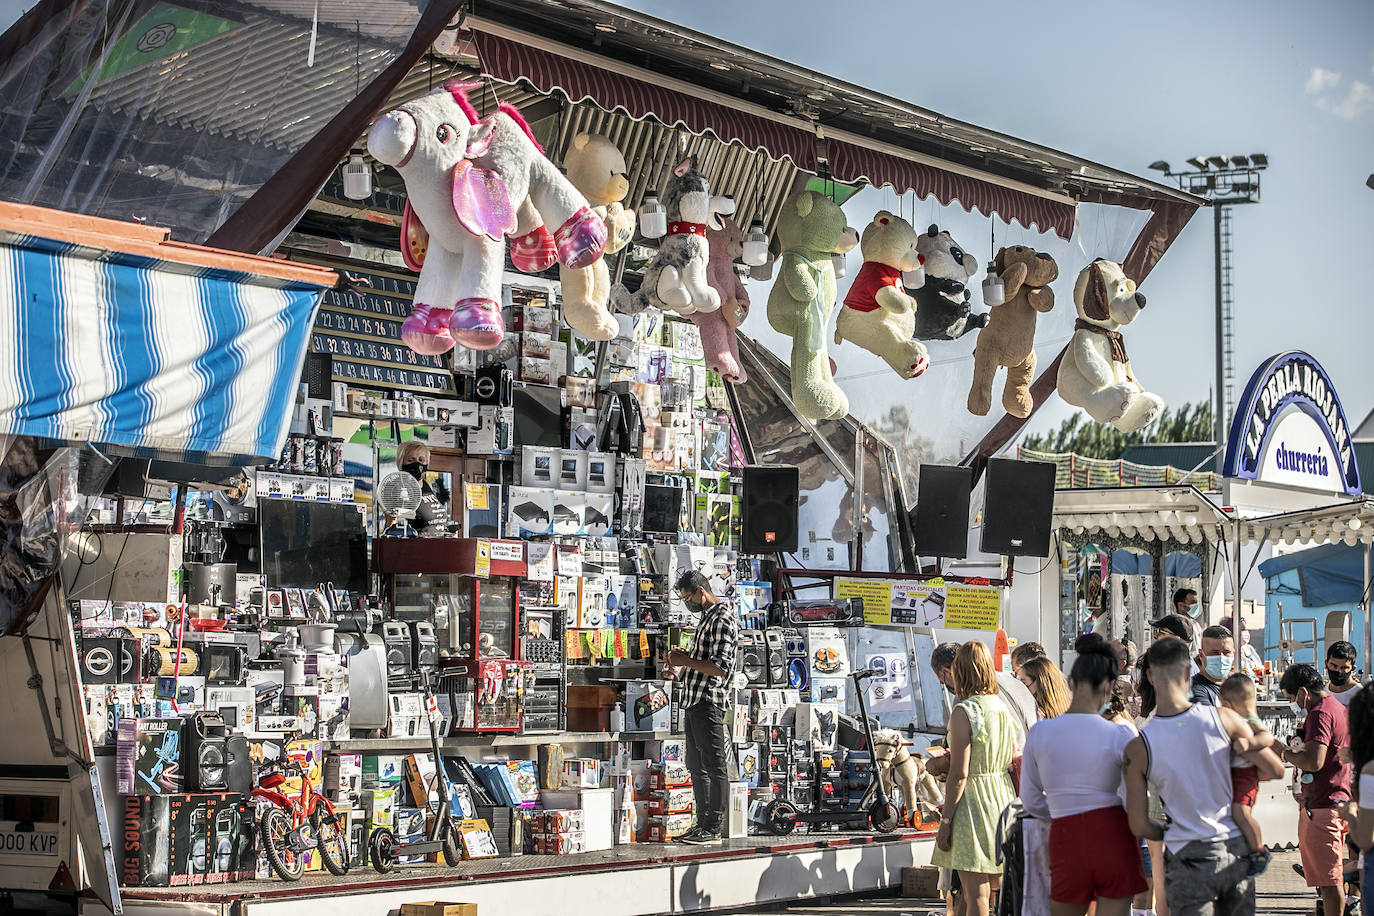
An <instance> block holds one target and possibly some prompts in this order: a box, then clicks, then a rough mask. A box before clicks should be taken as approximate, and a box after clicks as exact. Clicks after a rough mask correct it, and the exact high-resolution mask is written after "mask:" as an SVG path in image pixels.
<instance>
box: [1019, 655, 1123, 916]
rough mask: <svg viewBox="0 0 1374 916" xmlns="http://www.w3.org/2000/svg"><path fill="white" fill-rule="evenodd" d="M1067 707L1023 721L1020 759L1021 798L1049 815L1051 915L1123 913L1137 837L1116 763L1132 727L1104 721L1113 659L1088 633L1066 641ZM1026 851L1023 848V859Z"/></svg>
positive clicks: (1116, 665) (1034, 812)
mask: <svg viewBox="0 0 1374 916" xmlns="http://www.w3.org/2000/svg"><path fill="white" fill-rule="evenodd" d="M1074 651H1075V652H1076V653H1078V657H1077V658H1076V659H1074V663H1073V668H1072V669H1070V672H1069V687H1070V689H1071V690H1072V691H1073V693H1072V697H1073V699H1072V701H1071V702H1070V704H1069V710H1068V712H1066V713H1064V714H1063V715H1061V716H1056V717H1055V718H1052V719H1042V720H1041V721H1040V722H1038V723H1037V724H1035V725H1034V726H1032V727H1031V730H1030V734H1029V735H1028V736H1027V738H1026V751H1025V756H1024V757H1023V762H1022V773H1021V803H1022V805H1024V806H1025V809H1026V813H1027V814H1029V815H1030V816H1031V817H1033V818H1035V819H1036V820H1037V821H1049V824H1050V829H1049V873H1050V887H1049V896H1050V900H1051V901H1052V903H1053V908H1052V912H1053V913H1054V914H1055V916H1081V914H1083V913H1086V912H1087V911H1088V907H1089V906H1090V905H1092V904H1093V903H1094V902H1095V903H1096V904H1097V913H1098V914H1099V916H1127V914H1128V913H1129V912H1130V909H1131V901H1132V899H1133V898H1134V897H1135V895H1136V894H1140V893H1143V892H1144V891H1145V889H1146V887H1147V885H1146V883H1145V871H1144V864H1143V861H1142V858H1141V851H1140V841H1139V840H1137V839H1136V838H1135V836H1134V835H1132V833H1131V827H1130V824H1129V822H1128V821H1127V819H1126V810H1125V808H1124V807H1123V804H1122V796H1121V792H1122V777H1121V769H1122V763H1123V761H1124V759H1125V753H1126V746H1127V745H1128V744H1130V742H1131V741H1132V740H1133V739H1134V738H1135V736H1136V731H1135V729H1134V728H1133V727H1131V726H1129V725H1120V724H1117V723H1116V722H1111V721H1108V720H1107V719H1105V718H1104V717H1103V716H1104V713H1105V712H1108V711H1110V709H1111V700H1112V691H1113V688H1114V687H1115V686H1116V684H1117V672H1118V671H1119V670H1120V667H1121V660H1120V658H1119V657H1118V656H1117V654H1116V650H1115V649H1113V648H1112V646H1111V644H1110V643H1108V642H1107V641H1106V640H1104V639H1103V638H1102V637H1101V636H1098V635H1097V634H1095V633H1090V634H1088V635H1086V636H1080V637H1079V638H1078V640H1077V641H1076V642H1075V643H1074ZM1030 857H1031V851H1030V850H1029V849H1027V858H1028V859H1029V858H1030Z"/></svg>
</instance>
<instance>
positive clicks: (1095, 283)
mask: <svg viewBox="0 0 1374 916" xmlns="http://www.w3.org/2000/svg"><path fill="white" fill-rule="evenodd" d="M1073 303H1074V305H1075V306H1076V307H1077V308H1078V320H1077V321H1076V322H1074V326H1073V327H1074V331H1073V340H1072V341H1071V342H1070V343H1069V349H1068V351H1067V352H1066V353H1065V354H1064V359H1063V361H1062V362H1060V364H1059V396H1060V397H1062V398H1063V399H1064V400H1065V401H1067V402H1068V403H1070V404H1072V405H1074V406H1075V407H1082V408H1083V409H1084V410H1086V411H1087V412H1088V415H1089V416H1091V417H1092V418H1093V419H1094V420H1096V421H1097V422H1099V423H1110V424H1112V425H1113V426H1115V427H1116V428H1117V429H1119V430H1121V431H1122V432H1123V433H1130V432H1135V431H1136V430H1138V429H1142V428H1144V427H1145V426H1147V425H1149V424H1150V423H1152V422H1153V421H1154V420H1155V418H1156V417H1158V416H1159V415H1160V413H1161V412H1162V411H1163V410H1164V401H1163V399H1161V398H1160V397H1159V396H1158V395H1155V394H1151V393H1150V392H1148V391H1146V390H1145V389H1144V387H1142V386H1141V384H1140V382H1138V381H1136V378H1135V375H1134V373H1132V372H1131V360H1130V357H1128V356H1127V355H1126V342H1125V340H1124V339H1123V338H1122V336H1121V331H1120V330H1119V329H1120V328H1121V327H1123V326H1125V325H1128V324H1130V323H1131V322H1132V321H1134V320H1135V319H1136V316H1137V315H1139V314H1140V311H1141V309H1143V308H1145V297H1144V296H1142V295H1141V294H1140V293H1138V292H1136V289H1135V283H1134V282H1133V281H1132V280H1131V279H1130V278H1129V277H1127V276H1126V272H1125V271H1123V270H1122V269H1121V265H1120V264H1116V263H1113V262H1112V261H1105V260H1103V259H1101V258H1098V259H1097V260H1096V261H1093V262H1092V263H1091V264H1089V265H1088V266H1087V267H1085V268H1083V270H1082V272H1081V273H1079V275H1078V280H1077V282H1075V283H1074V286H1073Z"/></svg>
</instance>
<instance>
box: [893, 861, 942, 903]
mask: <svg viewBox="0 0 1374 916" xmlns="http://www.w3.org/2000/svg"><path fill="white" fill-rule="evenodd" d="M902 896H903V897H918V898H921V899H925V900H938V899H939V898H940V869H938V868H936V867H935V866H934V865H908V866H906V867H904V868H903V869H902Z"/></svg>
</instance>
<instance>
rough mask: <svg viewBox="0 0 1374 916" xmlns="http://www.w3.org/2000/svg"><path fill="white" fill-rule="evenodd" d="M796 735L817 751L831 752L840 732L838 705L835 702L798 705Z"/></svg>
mask: <svg viewBox="0 0 1374 916" xmlns="http://www.w3.org/2000/svg"><path fill="white" fill-rule="evenodd" d="M796 729H797V731H796V733H797V736H798V737H799V738H800V739H802V740H807V739H809V740H810V741H811V743H812V745H813V746H814V748H815V749H816V750H818V751H833V750H834V749H835V738H836V736H838V735H839V732H840V704H839V703H835V702H829V701H827V702H824V703H798V704H797V720H796Z"/></svg>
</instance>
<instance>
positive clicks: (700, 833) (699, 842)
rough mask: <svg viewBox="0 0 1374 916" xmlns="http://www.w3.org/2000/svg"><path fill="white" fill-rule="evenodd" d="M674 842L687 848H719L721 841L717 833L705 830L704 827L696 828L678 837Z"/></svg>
mask: <svg viewBox="0 0 1374 916" xmlns="http://www.w3.org/2000/svg"><path fill="white" fill-rule="evenodd" d="M675 842H678V843H682V844H684V845H687V846H719V845H720V844H721V842H722V840H721V838H720V834H719V833H718V832H717V831H715V830H707V829H706V828H705V827H701V826H696V827H693V828H692V829H690V830H688V831H687V832H686V833H684V834H681V835H680V836H678V838H677V839H676V840H675Z"/></svg>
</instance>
